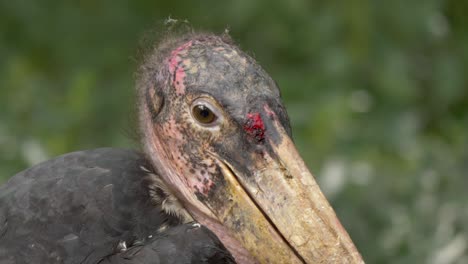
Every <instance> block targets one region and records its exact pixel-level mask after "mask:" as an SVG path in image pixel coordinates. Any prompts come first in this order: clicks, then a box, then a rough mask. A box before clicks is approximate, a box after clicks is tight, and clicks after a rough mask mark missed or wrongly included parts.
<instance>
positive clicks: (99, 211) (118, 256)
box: [0, 148, 232, 264]
mask: <svg viewBox="0 0 468 264" xmlns="http://www.w3.org/2000/svg"><path fill="white" fill-rule="evenodd" d="M150 168H151V166H150V165H149V164H148V163H147V161H146V159H145V158H144V157H143V155H141V154H139V153H137V152H134V151H129V150H121V149H111V148H102V149H95V150H88V151H79V152H74V153H70V154H66V155H63V156H60V157H57V158H55V159H52V160H49V161H47V162H44V163H42V164H39V165H37V166H34V167H32V168H30V169H27V170H25V171H23V172H21V173H19V174H17V175H16V176H14V177H12V178H11V179H10V180H9V181H8V182H7V183H6V184H4V185H2V186H1V187H0V263H2V264H3V263H99V262H101V263H220V262H226V263H229V262H232V257H231V256H230V254H229V253H228V252H227V250H226V249H225V248H224V246H223V245H222V244H221V242H220V241H219V240H218V239H217V237H216V236H215V235H214V234H213V233H211V231H209V230H208V229H206V228H204V227H201V226H199V225H198V224H195V223H188V224H182V222H181V219H180V218H179V217H177V216H174V215H169V214H168V213H166V212H165V211H164V210H163V209H162V207H161V204H155V203H154V202H153V201H154V199H152V198H151V197H150V190H149V186H150V185H149V183H148V181H149V179H148V175H149V174H150V173H149V172H148V171H147V170H149V169H150ZM152 177H154V174H152ZM161 227H165V230H161V229H162V228H161ZM195 237H196V239H194V238H195ZM122 246H124V247H122Z"/></svg>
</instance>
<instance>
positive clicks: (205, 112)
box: [190, 98, 221, 127]
mask: <svg viewBox="0 0 468 264" xmlns="http://www.w3.org/2000/svg"><path fill="white" fill-rule="evenodd" d="M190 112H191V114H192V117H193V119H195V120H196V121H197V123H199V124H200V125H202V126H205V127H213V126H216V125H217V124H219V121H220V118H221V115H220V114H219V110H218V109H217V108H216V107H214V106H213V105H212V104H210V103H209V102H208V101H207V100H204V99H203V98H199V99H197V100H195V101H194V102H193V103H192V105H191V107H190Z"/></svg>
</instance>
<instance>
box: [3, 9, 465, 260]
mask: <svg viewBox="0 0 468 264" xmlns="http://www.w3.org/2000/svg"><path fill="white" fill-rule="evenodd" d="M467 14H468V4H467V2H466V1H457V0H445V1H442V0H440V1H439V0H425V1H423V0H414V1H404V0H395V1H378V0H374V1H370V0H350V1H309V0H291V1H271V0H269V1H266V0H260V1H251V0H237V1H217V0H210V1H185V2H176V1H172V2H171V1H123V0H114V1H109V0H103V1H94V0H80V1H53V0H43V1H31V0H30V1H26V0H20V1H6V0H3V1H0V58H1V60H0V181H1V180H6V179H7V178H8V177H9V176H11V175H13V174H15V173H16V172H18V171H20V170H22V169H24V168H26V167H29V166H31V165H33V164H36V163H38V162H40V161H42V160H44V159H48V158H51V157H53V156H56V155H59V154H62V153H66V152H70V151H74V150H80V149H88V148H95V147H102V146H115V147H136V146H137V144H136V142H134V140H132V139H131V136H129V135H131V134H132V131H133V130H135V128H134V122H133V121H132V120H133V117H132V116H133V114H134V110H133V109H134V101H133V100H132V99H131V98H132V97H133V82H134V80H133V71H134V70H135V68H136V65H137V63H136V61H135V59H133V58H134V57H135V54H136V50H137V46H138V43H139V39H140V38H141V36H143V34H144V33H145V31H147V30H149V29H152V28H153V27H154V25H156V24H158V23H159V22H161V21H163V20H164V19H166V18H168V17H169V16H171V17H173V18H183V19H185V18H186V19H188V20H189V21H190V23H191V24H192V25H193V26H195V27H196V28H201V29H206V30H210V31H214V32H222V31H223V30H224V29H225V28H226V27H228V28H229V29H230V32H231V34H232V36H233V38H234V39H235V40H236V41H237V42H238V43H239V44H240V46H241V47H242V48H243V49H244V50H248V51H250V53H251V54H253V55H254V56H255V58H256V59H257V60H258V61H260V63H261V64H262V65H263V66H264V67H265V68H266V69H267V70H268V71H269V72H270V74H271V75H272V76H273V77H274V78H275V79H276V80H277V81H278V83H279V85H280V87H281V88H282V93H283V97H284V99H285V103H286V105H287V107H288V110H289V113H290V115H291V121H292V124H293V130H294V135H295V141H296V143H297V145H298V146H299V149H300V151H301V153H302V154H303V156H304V159H305V160H306V162H307V163H308V164H309V166H310V168H311V169H312V171H313V172H315V175H316V176H317V178H318V180H319V183H320V185H321V186H322V188H323V190H324V191H325V193H326V195H327V197H329V199H330V201H331V203H332V204H333V206H334V208H335V209H336V211H337V214H338V215H339V217H340V219H341V220H342V223H343V224H344V226H345V227H346V228H347V229H348V231H349V233H350V235H351V237H352V238H353V240H354V241H355V243H356V244H357V246H358V248H359V249H360V251H361V252H362V255H363V256H364V258H365V259H366V261H367V262H368V263H434V264H436V263H444V264H445V263H468V241H467V237H468V230H467V229H468V204H467V202H466V201H468V192H467V191H466V188H468V177H467V175H466V172H467V171H468V165H467V164H468V163H466V162H468V142H467V141H468V140H467V134H468V132H467V130H468V74H467V70H466V69H468V31H467V27H468V16H467Z"/></svg>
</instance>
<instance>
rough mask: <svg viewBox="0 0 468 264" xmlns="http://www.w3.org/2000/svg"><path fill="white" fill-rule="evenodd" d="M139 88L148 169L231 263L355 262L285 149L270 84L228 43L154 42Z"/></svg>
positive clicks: (281, 111) (191, 37)
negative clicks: (214, 239)
mask: <svg viewBox="0 0 468 264" xmlns="http://www.w3.org/2000/svg"><path fill="white" fill-rule="evenodd" d="M137 87H138V91H139V97H140V101H139V105H140V123H141V127H142V132H143V144H144V147H145V150H146V153H147V155H148V156H149V158H150V159H151V161H152V162H153V165H154V167H155V169H156V170H157V172H158V173H159V174H160V175H161V177H162V178H163V179H164V181H165V183H166V184H167V185H168V186H169V188H171V189H172V191H173V192H174V193H175V195H176V196H177V197H178V198H179V199H180V201H181V202H182V203H183V205H184V206H185V208H186V209H187V211H188V212H189V213H190V214H191V215H192V216H193V218H194V219H196V220H197V221H198V222H200V223H202V224H204V225H206V226H208V227H209V228H210V229H211V230H212V231H213V232H215V233H216V234H217V235H218V237H219V238H220V239H221V240H222V241H223V243H224V244H225V246H226V247H227V248H228V249H229V250H230V251H231V253H232V254H233V255H234V257H235V258H236V260H237V261H239V262H255V261H260V262H262V263H263V262H265V263H274V262H278V263H295V262H297V263H301V262H307V263H323V262H334V261H335V260H336V261H338V260H339V262H343V260H347V261H348V262H352V263H359V262H361V261H362V260H361V257H360V255H359V253H358V252H357V250H356V248H355V247H354V245H353V243H352V241H351V240H350V238H349V236H348V234H347V233H346V231H345V230H344V229H343V228H342V226H341V224H340V222H339V220H338V219H337V217H336V215H335V213H334V211H333V209H332V208H331V207H330V205H329V204H328V202H327V200H326V198H325V197H324V196H323V194H322V192H321V191H320V189H319V187H318V186H317V184H316V182H315V180H314V178H313V176H312V175H311V173H310V172H309V170H308V169H307V167H306V166H305V164H304V162H303V160H302V159H301V157H300V155H299V154H298V152H297V150H296V148H295V146H294V144H293V142H292V140H291V128H290V124H289V120H288V116H287V113H286V110H285V108H284V106H283V104H282V102H281V98H280V92H279V89H278V87H277V85H276V83H275V82H274V81H273V80H272V78H271V77H270V76H269V75H268V74H267V73H266V72H265V71H264V70H263V69H262V68H261V67H260V66H259V65H258V64H257V63H256V62H255V60H254V59H252V58H251V57H250V56H248V55H246V54H245V53H244V52H242V51H241V50H239V48H237V47H236V46H235V45H233V44H232V43H231V41H230V40H229V38H227V37H220V36H214V35H206V34H194V33H189V34H186V35H183V36H179V37H175V38H168V39H166V40H164V41H162V42H161V43H160V44H159V45H158V46H157V47H156V48H155V49H154V50H153V52H152V53H151V54H150V55H148V57H147V58H146V60H145V62H144V63H143V64H142V66H141V68H140V74H139V77H138V84H137Z"/></svg>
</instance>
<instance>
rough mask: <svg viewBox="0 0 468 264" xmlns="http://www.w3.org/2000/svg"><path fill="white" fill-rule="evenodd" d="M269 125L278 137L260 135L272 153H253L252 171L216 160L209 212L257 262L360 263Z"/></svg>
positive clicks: (290, 148) (282, 137)
mask: <svg viewBox="0 0 468 264" xmlns="http://www.w3.org/2000/svg"><path fill="white" fill-rule="evenodd" d="M271 124H272V126H274V128H273V129H275V130H276V131H277V132H278V133H277V135H279V137H275V138H276V139H275V140H273V139H266V140H267V142H265V144H269V145H270V146H271V151H269V153H270V152H271V153H272V154H268V153H267V154H264V155H258V157H261V158H258V159H256V160H254V161H253V163H252V164H253V165H252V166H253V167H252V168H249V169H250V170H251V171H253V172H254V173H253V175H244V174H242V173H241V172H240V170H237V169H236V168H235V166H233V165H231V164H229V163H228V162H227V161H220V164H219V165H220V167H221V170H222V172H223V174H224V177H225V180H226V185H225V188H223V191H222V194H220V196H222V198H221V197H218V198H220V199H223V201H222V202H219V200H218V202H213V200H212V202H210V201H207V203H208V207H209V208H210V210H211V212H213V214H214V215H216V217H217V218H218V220H219V221H220V222H221V223H222V225H223V226H225V227H227V228H228V229H229V230H230V232H231V235H232V236H233V237H235V238H236V239H237V240H238V241H239V242H240V243H241V244H242V245H243V246H244V247H245V248H246V249H247V250H248V251H249V252H250V254H251V255H252V256H253V257H254V258H255V259H257V260H258V261H259V262H260V263H364V262H363V260H362V258H361V256H360V254H359V252H358V251H357V249H356V247H355V246H354V244H353V242H352V241H351V239H350V237H349V235H348V233H347V232H346V230H345V229H344V228H343V227H342V225H341V224H340V221H339V220H338V218H337V217H336V214H335V212H334V211H333V209H332V208H331V206H330V204H329V203H328V201H327V199H326V198H325V197H324V195H323V194H322V192H321V191H320V188H319V186H318V185H317V183H316V182H315V180H314V178H313V176H312V174H311V173H310V172H309V170H308V169H307V167H306V165H305V164H304V161H303V160H302V158H301V157H300V155H299V154H298V152H297V150H296V148H295V146H294V144H293V143H292V141H291V139H290V138H289V136H288V135H287V134H286V132H285V130H284V128H283V127H282V126H281V125H280V124H279V122H278V121H277V120H272V122H271ZM217 158H218V160H220V158H219V157H217ZM214 199H215V200H217V198H214ZM228 249H229V246H228ZM230 250H233V249H230Z"/></svg>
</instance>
